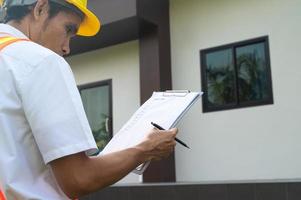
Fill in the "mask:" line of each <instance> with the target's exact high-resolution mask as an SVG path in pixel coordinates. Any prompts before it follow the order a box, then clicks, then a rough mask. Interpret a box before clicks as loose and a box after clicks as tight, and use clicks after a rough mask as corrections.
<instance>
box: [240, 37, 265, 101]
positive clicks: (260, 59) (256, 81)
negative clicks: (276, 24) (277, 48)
mask: <svg viewBox="0 0 301 200" xmlns="http://www.w3.org/2000/svg"><path fill="white" fill-rule="evenodd" d="M236 56H237V58H236V59H237V67H238V85H239V100H240V101H241V102H244V101H254V100H263V99H266V98H268V94H269V92H268V91H269V90H268V75H267V63H266V57H265V47H264V43H258V44H252V45H248V46H243V47H239V48H237V49H236Z"/></svg>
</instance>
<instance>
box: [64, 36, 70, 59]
mask: <svg viewBox="0 0 301 200" xmlns="http://www.w3.org/2000/svg"><path fill="white" fill-rule="evenodd" d="M62 51H63V55H64V56H66V55H68V54H69V53H70V41H69V40H67V41H66V42H65V43H64V45H63V47H62Z"/></svg>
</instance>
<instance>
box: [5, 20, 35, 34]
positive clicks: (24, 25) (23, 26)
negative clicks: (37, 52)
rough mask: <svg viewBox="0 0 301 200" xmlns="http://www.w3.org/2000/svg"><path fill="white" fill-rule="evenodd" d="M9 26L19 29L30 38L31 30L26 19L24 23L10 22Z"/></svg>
mask: <svg viewBox="0 0 301 200" xmlns="http://www.w3.org/2000/svg"><path fill="white" fill-rule="evenodd" d="M7 24H8V25H10V26H12V27H14V28H16V29H18V30H19V31H21V32H22V33H23V34H24V35H26V36H27V37H28V38H30V29H29V26H28V23H27V19H26V18H24V19H22V21H20V22H18V21H15V20H12V21H9V22H8V23H7Z"/></svg>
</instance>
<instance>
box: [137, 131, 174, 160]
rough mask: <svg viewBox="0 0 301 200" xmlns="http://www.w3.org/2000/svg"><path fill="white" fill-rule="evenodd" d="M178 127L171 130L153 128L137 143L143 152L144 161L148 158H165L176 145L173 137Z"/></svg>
mask: <svg viewBox="0 0 301 200" xmlns="http://www.w3.org/2000/svg"><path fill="white" fill-rule="evenodd" d="M177 133H178V129H176V128H174V129H171V130H166V131H165V130H164V131H161V130H158V129H155V128H154V129H153V130H152V131H151V132H150V133H149V134H148V135H147V137H146V138H145V140H144V141H143V142H142V143H140V144H138V145H137V148H139V149H140V150H141V151H142V152H143V154H144V159H145V160H144V161H143V162H145V161H148V160H161V159H162V158H166V157H168V156H169V155H170V153H172V152H173V151H174V147H175V145H176V141H175V137H176V135H177Z"/></svg>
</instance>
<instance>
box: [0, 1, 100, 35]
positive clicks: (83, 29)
mask: <svg viewBox="0 0 301 200" xmlns="http://www.w3.org/2000/svg"><path fill="white" fill-rule="evenodd" d="M1 1H3V0H0V2H1ZM66 1H67V2H68V3H70V4H72V5H74V6H75V7H77V8H78V9H79V10H80V11H82V12H83V13H84V15H85V18H84V21H83V22H82V23H81V25H80V27H79V29H78V32H77V35H81V36H94V35H96V34H97V33H98V32H99V30H100V27H101V23H100V21H99V19H98V18H97V17H96V16H95V15H94V14H93V13H92V12H91V11H90V10H89V9H88V8H87V0H66Z"/></svg>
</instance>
